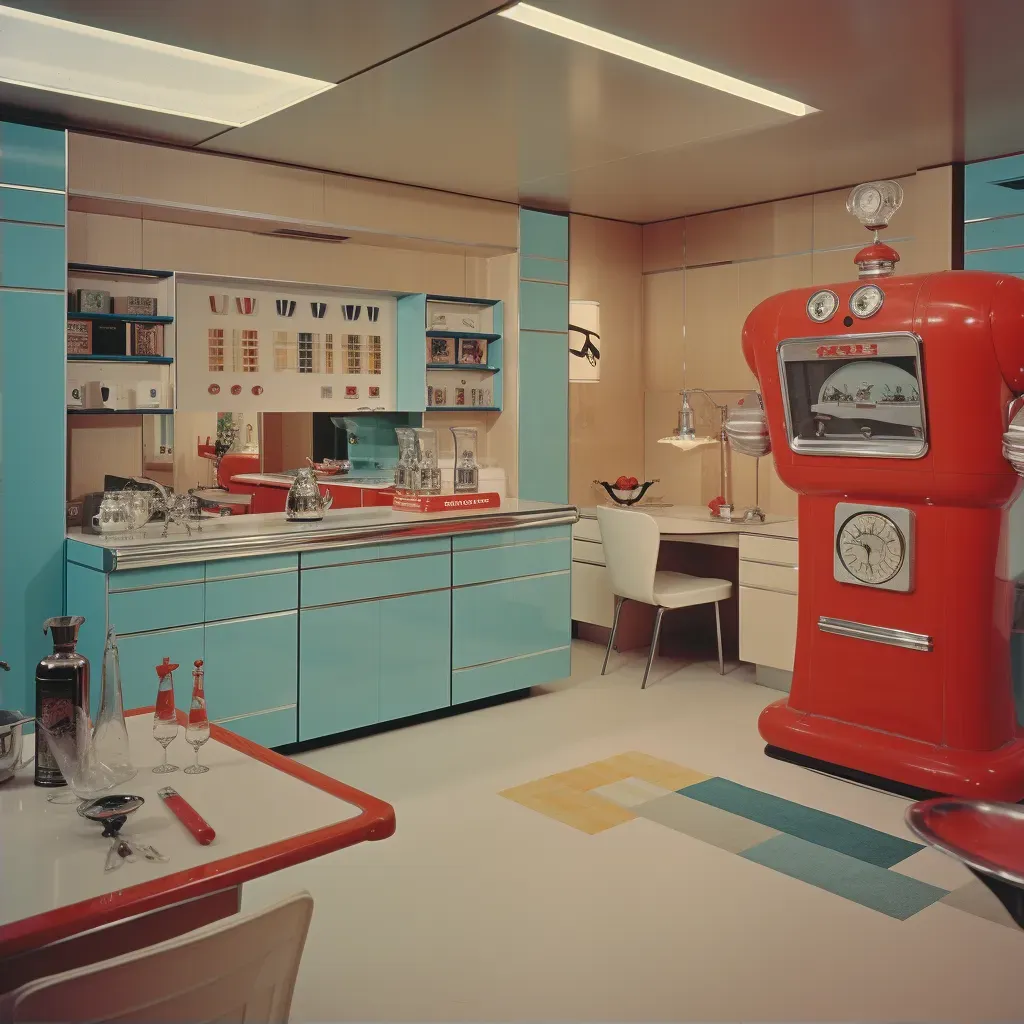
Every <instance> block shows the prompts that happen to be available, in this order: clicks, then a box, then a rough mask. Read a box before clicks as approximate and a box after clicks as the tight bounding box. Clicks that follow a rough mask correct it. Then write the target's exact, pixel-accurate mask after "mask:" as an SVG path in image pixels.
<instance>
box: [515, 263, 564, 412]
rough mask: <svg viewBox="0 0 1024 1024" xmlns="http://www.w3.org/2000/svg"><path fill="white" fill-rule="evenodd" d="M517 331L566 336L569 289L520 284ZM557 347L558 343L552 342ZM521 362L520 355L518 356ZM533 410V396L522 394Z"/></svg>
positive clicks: (527, 282) (559, 285)
mask: <svg viewBox="0 0 1024 1024" xmlns="http://www.w3.org/2000/svg"><path fill="white" fill-rule="evenodd" d="M519 329H520V331H557V332H559V333H565V334H566V335H568V331H569V289H568V288H567V287H566V286H565V285H564V284H540V283H538V282H536V281H522V282H520V284H519ZM552 340H553V341H555V342H556V343H557V341H558V339H557V338H555V339H552ZM568 346H569V342H568V337H566V338H565V339H564V340H563V341H562V348H563V350H564V351H565V358H566V362H567V363H568V359H569V347H568ZM520 361H522V354H520ZM523 395H524V397H525V398H526V399H527V400H528V401H529V403H530V407H531V408H532V407H533V402H534V399H533V395H532V394H531V393H530V392H523Z"/></svg>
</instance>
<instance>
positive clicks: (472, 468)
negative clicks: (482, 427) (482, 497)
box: [449, 427, 480, 494]
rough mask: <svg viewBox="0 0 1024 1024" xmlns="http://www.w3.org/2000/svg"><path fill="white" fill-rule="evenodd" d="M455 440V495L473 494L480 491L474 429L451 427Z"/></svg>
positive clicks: (475, 432)
mask: <svg viewBox="0 0 1024 1024" xmlns="http://www.w3.org/2000/svg"><path fill="white" fill-rule="evenodd" d="M449 429H450V430H451V432H452V437H454V438H455V493H456V494H475V493H476V492H477V491H479V490H480V464H479V463H478V462H477V458H476V450H477V431H476V427H451V428H449Z"/></svg>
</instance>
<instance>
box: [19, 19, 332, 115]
mask: <svg viewBox="0 0 1024 1024" xmlns="http://www.w3.org/2000/svg"><path fill="white" fill-rule="evenodd" d="M0 80H2V81H4V82H9V83H11V84H12V85H22V86H27V87H28V88H31V89H43V90H45V91H47V92H56V93H62V94H63V95H65V96H80V97H82V98H84V99H90V100H101V101H103V102H105V103H117V104H120V105H121V106H125V107H136V108H138V109H139V110H153V111H156V112H158V113H161V114H174V115H175V116H177V117H190V118H194V119H196V120H199V121H209V122H212V123H214V124H223V125H228V126H230V127H233V128H240V127H242V126H243V125H247V124H251V123H252V122H253V121H258V120H259V119H260V118H263V117H267V116H268V115H269V114H273V113H276V112H277V111H278V110H283V109H284V108H285V107H290V106H292V105H293V104H295V103H300V102H301V101H302V100H305V99H309V98H310V97H311V96H316V95H317V94H318V93H321V92H324V91H325V90H327V89H333V88H334V85H335V83H334V82H321V81H319V80H318V79H315V78H304V77H303V76H302V75H292V74H289V73H288V72H286V71H275V70H274V69H272V68H264V67H259V66H258V65H256V64H246V63H244V62H243V61H238V60H228V58H226V57H217V56H214V55H213V54H210V53H201V52H199V51H198V50H187V49H185V48H184V47H181V46H169V45H168V44H166V43H157V42H154V41H152V40H150V39H140V38H138V37H136V36H128V35H123V34H122V33H120V32H109V31H107V30H106V29H102V28H93V27H92V26H90V25H79V24H78V23H76V22H72V21H64V20H63V19H61V18H49V17H46V16H45V15H42V14H34V13H32V12H30V11H20V10H17V9H15V8H13V7H4V6H0Z"/></svg>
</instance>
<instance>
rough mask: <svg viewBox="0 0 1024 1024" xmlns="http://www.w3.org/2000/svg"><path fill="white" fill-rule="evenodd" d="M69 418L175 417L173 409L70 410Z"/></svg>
mask: <svg viewBox="0 0 1024 1024" xmlns="http://www.w3.org/2000/svg"><path fill="white" fill-rule="evenodd" d="M68 415H69V416H173V415H174V410H173V409H78V408H74V409H68Z"/></svg>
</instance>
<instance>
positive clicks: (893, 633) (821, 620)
mask: <svg viewBox="0 0 1024 1024" xmlns="http://www.w3.org/2000/svg"><path fill="white" fill-rule="evenodd" d="M818 629H820V630H821V632H822V633H832V634H834V635H835V636H845V637H849V638H850V639H851V640H870V641H871V642H872V643H876V644H888V645H889V646H890V647H904V648H906V649H907V650H909V651H924V652H926V653H927V652H930V651H931V650H932V648H933V641H932V638H931V637H930V636H928V635H927V634H926V633H911V632H910V631H909V630H906V629H893V628H891V627H890V626H871V625H869V624H868V623H866V622H851V621H850V620H849V619H833V618H831V617H830V616H828V615H819V616H818Z"/></svg>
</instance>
